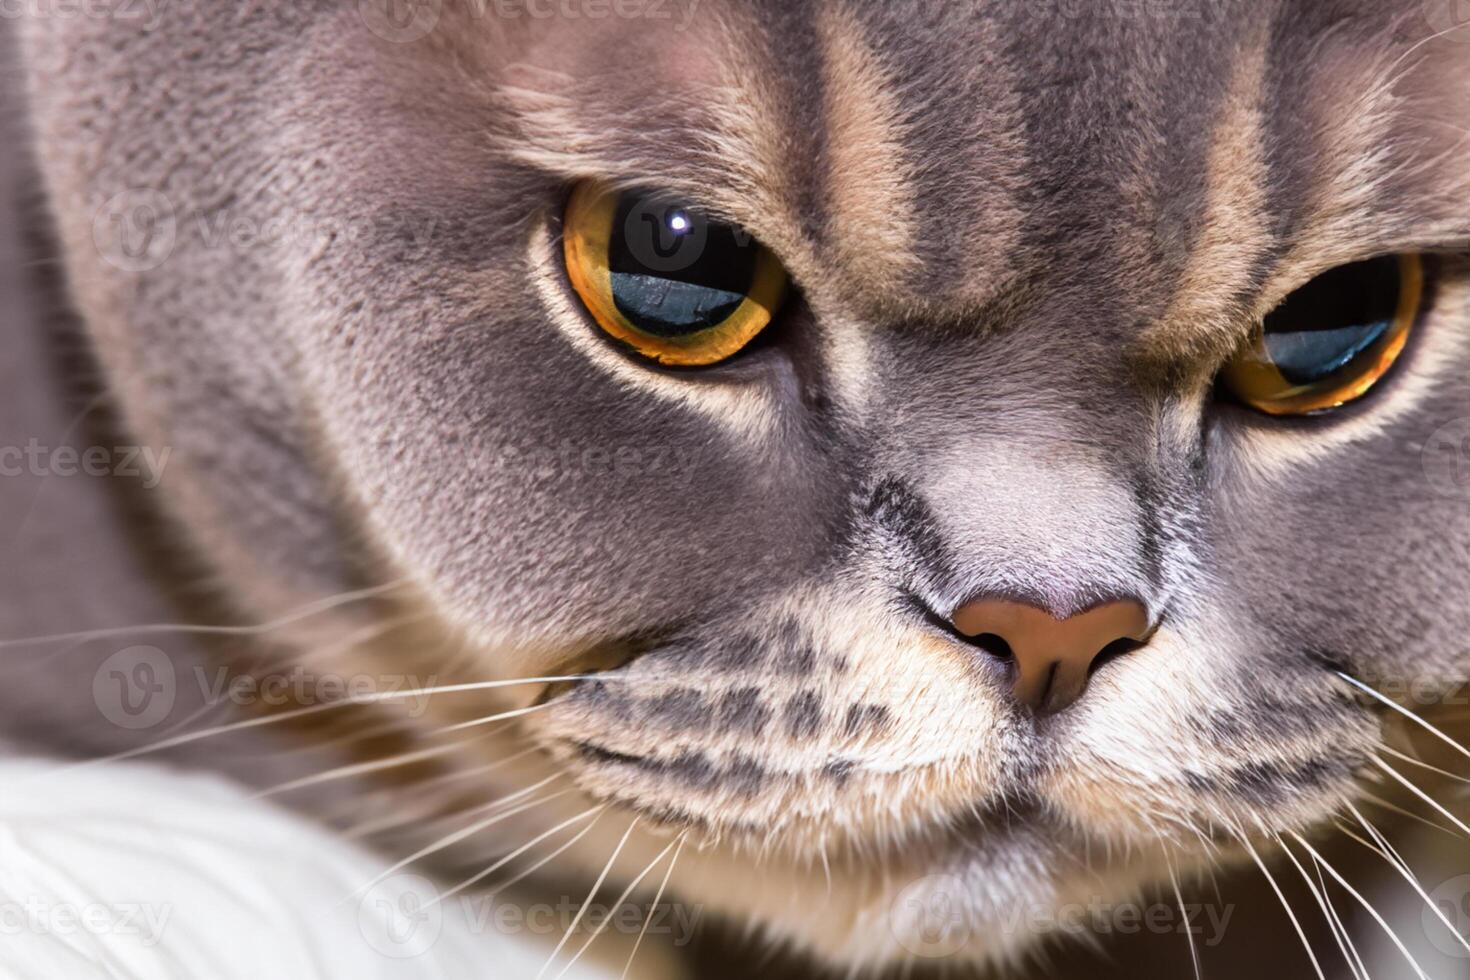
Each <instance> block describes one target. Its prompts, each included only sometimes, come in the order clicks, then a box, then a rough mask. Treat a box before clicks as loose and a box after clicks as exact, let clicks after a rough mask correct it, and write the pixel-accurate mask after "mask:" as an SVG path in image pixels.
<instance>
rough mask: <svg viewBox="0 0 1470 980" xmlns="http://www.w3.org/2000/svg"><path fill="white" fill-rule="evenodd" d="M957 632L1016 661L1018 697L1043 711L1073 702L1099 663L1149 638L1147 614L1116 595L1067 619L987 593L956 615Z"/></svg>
mask: <svg viewBox="0 0 1470 980" xmlns="http://www.w3.org/2000/svg"><path fill="white" fill-rule="evenodd" d="M951 619H952V622H953V624H954V627H955V629H956V630H958V631H959V632H960V633H962V634H964V635H966V636H969V637H974V638H976V639H977V645H979V646H981V647H982V648H984V649H987V650H989V651H990V652H991V653H994V654H997V655H999V656H1003V657H1008V658H1009V659H1010V660H1012V661H1013V662H1014V665H1015V673H1016V677H1015V685H1014V688H1013V691H1014V694H1015V697H1016V700H1017V701H1019V702H1020V703H1022V704H1024V705H1026V706H1028V707H1029V708H1031V709H1032V710H1033V711H1035V712H1036V713H1038V714H1048V713H1052V712H1056V711H1061V710H1062V709H1064V708H1066V707H1068V706H1069V705H1071V704H1072V703H1073V702H1074V701H1076V700H1077V699H1078V698H1079V697H1080V696H1081V695H1082V693H1083V691H1084V690H1085V689H1086V686H1087V682H1088V679H1089V678H1090V677H1091V675H1092V672H1093V670H1094V669H1095V667H1096V666H1097V665H1098V664H1099V663H1100V662H1101V660H1102V659H1104V658H1106V657H1107V656H1108V655H1109V654H1110V653H1122V652H1127V650H1128V649H1130V648H1131V647H1133V646H1137V645H1139V644H1141V643H1143V642H1144V641H1145V640H1146V639H1147V636H1148V628H1149V622H1148V612H1147V610H1146V609H1145V608H1144V606H1143V604H1142V603H1140V602H1138V601H1137V600H1135V599H1114V600H1110V601H1108V602H1104V603H1101V604H1099V605H1094V606H1092V607H1091V608H1088V609H1086V610H1083V611H1081V612H1076V613H1073V614H1072V615H1070V616H1066V617H1065V618H1063V617H1059V616H1057V615H1056V614H1055V613H1054V612H1052V611H1051V610H1049V609H1046V608H1043V607H1041V606H1038V605H1035V604H1032V603H1030V602H1025V601H1020V600H1017V599H1014V598H1009V597H1004V596H982V597H980V598H977V599H974V600H972V601H970V602H968V603H966V604H964V605H963V606H961V607H960V608H959V609H957V610H956V611H955V613H954V615H953V616H952V617H951Z"/></svg>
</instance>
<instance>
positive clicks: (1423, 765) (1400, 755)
mask: <svg viewBox="0 0 1470 980" xmlns="http://www.w3.org/2000/svg"><path fill="white" fill-rule="evenodd" d="M1379 749H1380V750H1381V751H1383V752H1387V753H1388V754H1389V755H1391V756H1393V757H1394V758H1396V759H1402V760H1403V761H1404V762H1407V763H1408V764H1409V765H1411V766H1418V767H1419V768H1420V769H1427V770H1429V771H1430V772H1432V773H1434V774H1436V775H1439V776H1443V777H1445V778H1446V779H1451V780H1454V781H1455V782H1457V783H1464V784H1466V785H1467V786H1470V779H1466V778H1465V777H1464V776H1458V775H1456V774H1455V773H1452V772H1450V771H1449V770H1448V769H1441V768H1440V767H1439V766H1432V765H1430V764H1429V763H1427V762H1424V761H1423V760H1421V759H1416V758H1414V757H1413V756H1412V755H1409V754H1408V753H1407V752H1400V751H1399V750H1398V749H1395V748H1391V747H1389V746H1387V745H1380V746H1379Z"/></svg>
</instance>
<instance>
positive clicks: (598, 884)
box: [536, 817, 638, 980]
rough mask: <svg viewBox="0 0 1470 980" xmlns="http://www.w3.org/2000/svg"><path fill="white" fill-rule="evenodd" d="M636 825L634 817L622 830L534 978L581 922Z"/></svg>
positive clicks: (549, 963)
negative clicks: (605, 861)
mask: <svg viewBox="0 0 1470 980" xmlns="http://www.w3.org/2000/svg"><path fill="white" fill-rule="evenodd" d="M637 826H638V818H637V817H634V818H633V822H632V823H630V824H628V829H627V830H625V831H623V839H622V840H620V841H618V846H617V847H615V848H613V852H612V857H610V858H608V859H607V864H605V865H603V868H602V874H600V875H598V876H597V880H596V881H595V882H593V883H592V890H591V891H590V892H588V893H587V899H586V900H585V901H584V902H583V903H582V907H581V908H579V909H577V914H576V916H574V917H573V918H572V924H571V925H570V926H568V927H567V931H566V933H565V935H563V936H562V937H561V942H559V943H557V944H556V949H553V950H552V951H551V955H550V956H548V957H547V958H546V962H545V963H543V964H542V966H541V969H540V971H538V972H537V974H536V980H541V978H542V977H544V976H545V975H546V971H547V970H549V969H551V964H553V963H555V962H556V958H557V956H559V955H560V954H561V951H562V948H563V947H565V946H566V944H567V940H568V939H571V938H572V933H574V932H576V931H577V926H579V925H581V924H582V917H583V916H584V915H586V914H587V907H588V906H589V905H591V904H592V900H593V899H594V898H596V897H597V890H598V889H599V888H601V887H602V883H603V882H604V881H606V880H607V875H608V872H609V871H611V870H612V866H613V863H614V862H616V861H617V859H618V855H619V854H621V853H623V845H625V844H627V843H628V838H629V837H631V836H633V828H634V827H637Z"/></svg>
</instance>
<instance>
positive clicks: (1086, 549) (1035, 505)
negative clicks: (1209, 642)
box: [922, 435, 1149, 614]
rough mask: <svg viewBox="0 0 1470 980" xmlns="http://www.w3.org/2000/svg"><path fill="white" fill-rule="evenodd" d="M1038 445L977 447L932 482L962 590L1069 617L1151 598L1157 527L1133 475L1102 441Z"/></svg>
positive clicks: (931, 498)
mask: <svg viewBox="0 0 1470 980" xmlns="http://www.w3.org/2000/svg"><path fill="white" fill-rule="evenodd" d="M1038 441H1039V444H1035V443H1028V442H1027V441H1025V440H1023V439H1015V438H1013V439H1010V440H1007V441H1004V442H1002V441H1000V440H995V439H986V440H984V441H976V442H975V443H973V444H972V445H973V450H972V451H969V452H955V453H952V454H950V455H948V456H947V457H946V458H945V460H944V462H943V464H942V465H941V466H940V467H938V468H936V469H933V470H931V471H930V472H929V474H928V475H927V476H928V478H927V479H926V480H925V483H924V487H923V491H922V493H923V496H924V497H925V498H926V501H927V503H928V506H929V508H930V510H931V512H932V513H933V515H934V519H935V522H936V524H937V525H938V526H939V528H940V530H941V536H942V539H943V540H944V542H945V544H946V546H947V548H948V551H949V554H948V556H947V557H948V559H949V565H950V569H949V570H950V572H951V574H952V575H953V576H954V578H953V582H954V584H955V585H956V586H958V587H960V588H961V589H964V588H965V586H966V585H968V586H969V587H970V588H971V589H974V588H992V589H995V590H997V591H1002V592H1003V591H1007V589H1008V588H1017V589H1019V591H1021V592H1024V593H1028V594H1034V595H1035V596H1037V597H1039V599H1040V600H1041V601H1042V603H1043V604H1044V605H1049V606H1050V607H1051V608H1053V609H1054V610H1056V611H1058V612H1059V613H1060V614H1067V613H1070V612H1072V611H1074V603H1075V602H1076V600H1078V599H1085V598H1086V597H1095V596H1097V595H1098V594H1099V592H1101V593H1102V594H1107V593H1113V594H1135V593H1140V592H1142V591H1144V590H1146V589H1147V588H1148V587H1149V583H1148V582H1147V581H1145V578H1146V576H1147V573H1148V569H1147V567H1146V565H1147V563H1146V561H1145V560H1144V559H1145V553H1146V551H1147V548H1148V540H1147V537H1148V524H1147V521H1146V520H1144V516H1145V515H1143V514H1142V513H1141V511H1140V504H1139V500H1140V497H1141V496H1143V494H1141V493H1140V491H1139V488H1137V487H1135V486H1134V485H1133V482H1132V481H1133V477H1132V476H1131V475H1130V473H1129V472H1128V468H1127V467H1126V466H1125V465H1122V464H1120V462H1119V461H1118V460H1116V459H1112V460H1108V459H1104V458H1102V456H1103V454H1104V453H1105V451H1106V450H1105V449H1104V446H1105V445H1106V444H1105V443H1102V442H1097V443H1093V444H1090V445H1087V444H1083V445H1078V444H1077V443H1076V442H1075V441H1074V440H1072V439H1065V440H1058V441H1047V439H1046V437H1045V435H1042V436H1041V437H1039V438H1038Z"/></svg>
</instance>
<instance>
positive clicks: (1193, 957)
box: [1164, 850, 1201, 980]
mask: <svg viewBox="0 0 1470 980" xmlns="http://www.w3.org/2000/svg"><path fill="white" fill-rule="evenodd" d="M1164 863H1165V864H1166V865H1168V868H1169V884H1171V885H1173V886H1174V901H1176V902H1178V903H1179V914H1180V915H1181V916H1183V923H1184V935H1185V936H1186V937H1187V938H1188V939H1189V960H1190V962H1191V963H1193V964H1194V980H1201V974H1200V969H1199V950H1198V949H1197V948H1196V947H1195V945H1194V930H1193V929H1191V928H1190V927H1189V912H1188V911H1187V910H1186V909H1185V908H1184V893H1183V892H1181V891H1180V890H1179V876H1178V875H1177V874H1175V873H1174V859H1173V858H1171V857H1170V856H1169V852H1168V851H1167V850H1165V851H1164Z"/></svg>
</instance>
